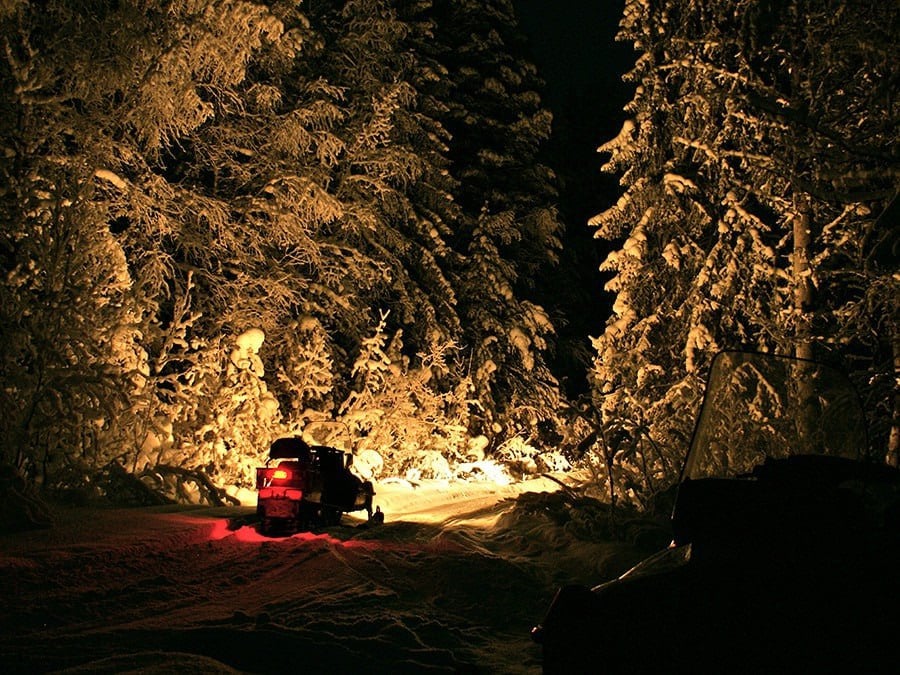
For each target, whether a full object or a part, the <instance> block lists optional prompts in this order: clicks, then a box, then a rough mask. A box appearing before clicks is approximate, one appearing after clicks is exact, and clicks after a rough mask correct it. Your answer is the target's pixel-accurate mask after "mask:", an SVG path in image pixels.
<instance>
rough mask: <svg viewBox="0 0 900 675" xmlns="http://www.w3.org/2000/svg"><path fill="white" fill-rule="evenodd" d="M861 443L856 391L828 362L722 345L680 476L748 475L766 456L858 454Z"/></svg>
mask: <svg viewBox="0 0 900 675" xmlns="http://www.w3.org/2000/svg"><path fill="white" fill-rule="evenodd" d="M866 445H867V438H866V424H865V417H864V414H863V410H862V405H861V402H860V399H859V396H858V394H857V392H856V390H855V388H854V387H853V384H852V383H851V382H850V380H849V379H848V378H847V376H846V375H845V374H843V373H842V372H840V371H839V370H836V369H834V368H831V367H829V366H826V365H823V364H819V363H815V362H812V361H806V360H802V359H794V358H789V357H779V356H774V355H771V354H759V353H747V352H722V353H720V354H718V355H717V356H716V357H715V359H714V360H713V362H712V365H711V367H710V374H709V378H708V382H707V389H706V395H705V397H704V400H703V407H702V409H701V412H700V415H699V417H698V420H697V426H696V429H695V431H694V437H693V440H692V442H691V448H690V451H689V453H688V457H687V461H686V463H685V467H684V472H683V475H682V479H685V478H690V479H700V478H737V477H741V476H746V475H750V474H751V472H752V471H753V469H754V467H756V466H759V465H761V464H762V463H763V462H765V461H766V460H767V459H784V458H787V457H792V456H795V455H826V456H834V457H846V458H850V459H860V458H861V457H862V456H863V455H864V453H865V451H866Z"/></svg>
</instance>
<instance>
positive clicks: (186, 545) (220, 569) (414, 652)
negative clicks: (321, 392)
mask: <svg viewBox="0 0 900 675" xmlns="http://www.w3.org/2000/svg"><path fill="white" fill-rule="evenodd" d="M555 487H556V486H555V484H553V483H552V482H551V481H535V482H532V483H530V484H527V485H524V486H523V485H515V486H505V487H504V486H496V485H492V484H465V485H462V486H446V485H423V486H419V487H416V488H413V487H411V486H409V485H404V484H394V485H385V486H379V488H378V493H379V494H378V497H377V498H376V503H378V504H380V505H381V506H382V508H383V509H384V511H385V512H386V513H387V522H386V523H385V524H384V525H383V526H380V527H376V528H366V527H360V526H359V525H360V524H361V523H360V522H359V521H355V520H353V519H352V518H351V517H349V516H345V517H344V522H343V524H342V525H341V526H339V527H334V528H329V529H328V530H327V531H324V532H321V533H318V534H310V533H304V534H297V535H294V536H292V537H285V538H279V539H266V538H264V537H261V536H260V535H259V534H257V532H256V531H255V529H253V528H252V527H251V526H250V525H243V526H239V527H238V525H240V521H239V520H238V521H235V520H234V519H235V518H236V517H240V516H242V515H246V514H248V513H250V512H251V509H249V508H243V509H239V508H233V509H213V508H199V507H196V508H192V507H156V508H145V509H98V508H77V509H75V508H73V509H64V510H59V511H58V513H57V525H56V526H55V527H54V528H52V529H50V530H42V531H34V532H26V533H19V534H7V535H0V598H2V601H3V602H2V604H3V606H4V609H3V612H2V614H0V670H2V671H3V672H5V673H13V672H22V673H26V672H27V673H35V672H48V671H53V670H63V669H68V670H67V672H124V671H135V670H140V671H141V672H173V671H178V672H188V671H190V672H234V671H241V672H257V673H280V672H303V673H325V672H328V673H355V672H359V673H380V672H384V673H399V672H415V673H419V672H485V673H493V672H496V673H536V672H539V671H540V652H539V650H538V648H537V647H536V646H535V645H533V644H532V643H531V642H530V640H529V636H528V632H529V629H530V628H531V626H532V625H533V624H534V623H535V622H537V621H538V620H539V619H540V617H541V615H542V613H543V611H544V610H545V609H546V607H547V605H548V603H549V600H550V598H551V597H552V594H553V592H554V591H555V589H556V587H557V586H558V585H559V584H560V583H567V582H569V581H573V580H574V581H581V582H594V581H598V580H600V578H601V577H602V576H609V575H611V574H614V573H617V572H620V571H622V569H624V568H625V567H626V566H627V565H628V564H629V563H631V562H632V561H633V560H634V558H635V555H636V554H635V552H634V551H633V550H631V549H630V548H629V547H626V546H623V545H621V544H610V543H604V542H588V541H584V540H583V539H579V538H577V537H573V536H572V535H571V533H569V532H567V531H566V528H565V527H559V524H558V522H554V521H553V520H552V519H550V518H548V517H547V516H546V514H544V513H542V507H541V503H542V500H548V503H549V501H551V500H554V503H558V502H559V499H558V495H557V496H556V497H554V495H552V494H550V493H552V492H553V491H554V490H555ZM544 490H546V491H547V492H546V493H543V492H542V491H544ZM557 521H558V519H557Z"/></svg>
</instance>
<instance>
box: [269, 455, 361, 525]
mask: <svg viewBox="0 0 900 675" xmlns="http://www.w3.org/2000/svg"><path fill="white" fill-rule="evenodd" d="M352 460H353V455H351V454H350V453H347V452H344V451H343V450H339V449H337V448H333V447H330V446H326V445H310V444H308V443H307V442H306V441H304V440H303V439H302V438H299V437H286V438H279V439H277V440H276V441H275V442H273V443H272V445H271V446H270V448H269V459H268V461H267V462H266V466H264V467H258V468H257V469H256V489H257V491H258V492H257V505H256V515H257V518H258V521H259V525H258V529H259V531H260V533H262V534H266V535H268V534H272V533H275V532H287V533H290V532H298V531H303V530H307V529H311V528H316V527H321V526H324V525H337V524H338V523H340V521H341V517H342V515H343V514H344V513H349V512H352V511H362V510H365V511H366V512H367V514H368V516H369V518H371V517H372V497H373V496H374V494H375V490H374V489H373V487H372V483H371V482H370V481H363V480H362V479H360V478H359V477H358V476H356V475H355V474H354V473H353V472H352V471H351V470H350V467H351V465H352ZM273 462H275V464H272V463H273Z"/></svg>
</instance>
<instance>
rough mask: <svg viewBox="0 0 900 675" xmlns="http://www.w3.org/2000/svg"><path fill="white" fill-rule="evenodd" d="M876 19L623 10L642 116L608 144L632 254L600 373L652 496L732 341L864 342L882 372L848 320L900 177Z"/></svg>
mask: <svg viewBox="0 0 900 675" xmlns="http://www.w3.org/2000/svg"><path fill="white" fill-rule="evenodd" d="M863 5H865V7H864V6H863ZM867 7H868V3H832V2H800V1H797V2H792V3H782V4H781V5H779V6H778V7H775V6H774V5H773V4H772V3H760V2H756V1H750V0H745V1H741V0H735V1H733V2H727V3H717V4H716V5H715V6H710V5H707V4H704V3H693V2H687V1H685V2H681V1H680V0H671V1H669V2H666V3H662V4H657V5H654V6H652V7H651V6H650V5H648V4H647V3H642V2H632V3H629V4H628V5H627V6H626V9H625V15H624V18H623V21H622V31H621V34H620V36H621V37H622V38H623V39H627V40H631V41H633V42H634V43H635V45H636V47H637V48H638V49H639V50H640V52H641V54H640V56H639V58H638V60H637V63H636V65H635V68H634V70H633V71H632V72H631V73H630V74H629V75H628V77H629V78H630V79H631V80H632V81H634V82H635V83H636V84H637V85H638V86H637V89H636V95H635V98H634V100H633V101H632V102H631V103H630V104H629V106H628V108H627V109H628V111H629V112H630V113H631V114H632V116H633V117H632V119H631V120H629V121H628V122H627V123H626V125H625V127H624V128H623V130H622V133H621V134H620V135H619V136H618V137H617V138H616V139H613V140H612V141H610V142H609V143H607V144H606V145H605V146H604V147H603V148H602V150H605V151H607V152H610V154H611V159H610V162H609V163H608V165H607V168H608V169H609V170H611V171H619V172H622V184H623V185H624V187H625V194H624V195H623V197H622V198H621V199H620V200H619V202H618V203H617V204H616V205H615V206H613V207H612V208H611V209H609V210H608V211H606V212H604V213H603V214H600V215H599V216H597V217H596V218H595V219H593V221H592V222H593V224H594V225H595V226H597V227H598V236H601V237H604V238H608V239H616V238H620V239H622V240H624V245H623V247H622V248H621V249H620V250H619V251H616V252H614V253H613V254H612V255H610V256H609V258H608V259H607V261H606V262H605V263H604V267H605V268H606V269H608V270H610V271H613V272H614V273H615V276H614V278H613V279H612V281H611V282H610V289H611V290H613V291H615V292H616V293H617V299H616V304H615V307H614V312H615V316H614V317H613V319H611V321H610V323H609V325H608V326H607V329H606V331H605V332H604V334H603V335H602V336H600V337H599V338H597V339H596V340H595V347H596V349H597V358H596V361H595V367H594V372H593V376H594V379H595V395H596V399H597V405H598V406H599V408H600V409H601V411H602V416H603V423H604V428H605V430H606V436H607V444H608V447H607V451H611V452H613V453H618V459H619V461H618V463H617V465H616V466H617V470H619V471H621V472H622V473H623V475H622V476H617V477H615V479H616V480H617V481H619V482H620V483H621V484H624V483H625V482H628V481H629V480H630V482H631V483H632V485H633V486H634V487H635V490H636V492H637V493H643V494H645V495H646V494H648V493H652V492H653V491H655V490H656V489H658V488H659V487H662V486H664V485H666V484H667V483H669V482H671V481H672V480H674V478H675V477H676V476H675V473H674V471H673V468H675V467H677V466H678V465H679V460H680V458H681V457H682V456H683V451H684V450H685V440H686V436H687V434H688V433H689V431H690V428H691V419H692V417H693V413H694V408H695V406H694V405H693V402H694V401H695V400H696V395H697V390H698V384H699V383H698V379H697V375H698V374H700V373H702V372H703V370H704V368H705V365H706V363H707V362H708V359H709V357H710V356H711V354H712V353H714V352H715V351H716V350H717V349H719V348H723V347H750V348H760V349H764V350H772V351H778V352H781V353H797V354H799V355H804V356H809V355H811V354H813V353H814V352H820V351H826V350H830V349H834V348H835V347H837V348H843V347H844V346H845V345H849V344H850V343H853V349H854V351H857V352H859V351H861V352H862V354H861V355H863V357H864V358H866V359H868V360H869V362H870V363H871V364H872V365H873V366H874V365H875V363H876V362H877V361H879V360H880V359H879V357H878V354H879V352H883V351H884V345H889V344H890V342H891V340H892V339H894V338H892V337H891V336H890V335H886V334H885V333H884V332H883V331H879V330H876V327H875V325H874V322H873V323H869V325H868V326H866V325H860V324H858V323H857V324H856V325H853V326H851V325H848V322H847V321H846V320H844V319H842V318H841V317H846V316H849V313H848V307H858V306H859V305H858V301H859V300H860V299H861V296H862V295H864V288H863V287H862V285H860V286H859V287H857V288H856V289H854V288H853V287H852V286H850V285H847V284H846V280H847V278H848V277H856V278H861V277H862V276H864V275H865V272H864V270H863V269H862V268H863V267H864V266H865V264H864V263H865V261H866V258H867V253H866V251H865V246H867V243H866V242H865V237H864V236H862V235H863V234H864V233H865V229H866V227H868V226H870V225H871V223H872V217H873V214H875V212H876V211H877V210H878V209H879V208H880V205H881V204H883V202H884V201H885V198H886V197H888V196H890V195H891V193H892V192H893V190H894V187H893V186H894V185H895V184H896V160H895V158H894V157H895V155H896V136H895V134H892V132H891V131H890V130H891V129H892V128H895V126H896V113H895V111H894V110H893V109H892V107H891V105H892V102H891V97H890V95H889V94H888V93H887V92H888V91H889V88H890V82H892V81H895V80H896V74H897V73H896V66H895V65H893V61H892V60H891V59H890V58H889V57H888V56H887V54H888V53H889V51H890V49H889V45H890V44H892V42H893V41H894V40H893V39H892V38H891V36H890V35H889V34H887V32H886V31H888V30H891V29H889V28H888V27H889V26H894V30H895V29H896V12H895V10H892V9H890V8H884V9H883V10H879V11H878V12H874V13H873V12H870V11H869V9H867ZM870 9H871V8H870ZM867 36H868V37H867ZM861 179H864V181H865V185H864V186H863V185H861V184H860V180H861ZM848 188H849V189H848ZM860 188H863V189H860ZM874 273H875V274H876V275H879V274H880V275H881V276H880V278H882V279H886V276H887V275H886V273H885V272H884V271H882V272H880V273H879V272H877V271H875V272H874ZM890 285H891V284H890V283H888V286H890ZM891 292H892V294H893V297H894V298H896V287H895V286H894V289H893V291H891ZM889 297H891V296H889ZM888 302H892V301H891V300H888ZM893 302H894V305H893V307H894V309H892V310H889V312H888V314H889V315H893V316H896V302H895V301H893ZM883 325H884V324H882V326H883ZM863 344H865V345H866V346H865V347H863V346H862V345H863ZM888 351H889V349H888ZM878 367H881V368H883V367H884V366H883V365H880V366H876V368H878ZM645 439H646V442H645Z"/></svg>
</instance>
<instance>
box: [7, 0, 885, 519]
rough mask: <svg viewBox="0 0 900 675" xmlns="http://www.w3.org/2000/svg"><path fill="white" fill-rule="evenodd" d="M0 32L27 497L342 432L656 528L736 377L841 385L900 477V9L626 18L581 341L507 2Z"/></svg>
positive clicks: (20, 457)
mask: <svg viewBox="0 0 900 675" xmlns="http://www.w3.org/2000/svg"><path fill="white" fill-rule="evenodd" d="M0 34H2V45H3V52H2V58H0V91H2V94H0V146H2V153H0V174H2V182H0V211H2V215H0V218H2V229H0V266H2V277H0V410H2V412H3V414H2V417H0V463H2V464H4V465H5V466H6V467H7V468H8V469H10V470H11V471H12V472H13V473H15V474H16V475H17V476H19V477H20V478H21V479H22V480H24V482H26V483H28V484H32V485H37V486H40V487H41V489H42V490H44V491H45V492H48V493H51V494H57V495H70V496H71V495H73V494H78V495H82V496H83V497H85V498H90V497H98V496H105V497H108V498H111V497H113V496H114V495H113V492H114V489H113V485H114V483H115V480H116V477H118V476H121V475H122V474H130V475H134V476H139V477H141V478H142V479H143V480H145V481H146V482H145V484H147V485H152V486H153V487H154V489H158V490H161V491H163V492H165V491H168V492H170V493H171V494H175V495H177V494H178V493H179V492H180V494H181V497H182V498H186V499H188V498H196V494H197V493H196V491H194V493H193V496H192V495H191V494H189V489H188V487H186V485H187V484H186V482H185V478H186V477H188V478H191V480H193V482H194V483H195V484H197V485H200V486H201V487H202V486H206V489H207V492H206V494H207V497H209V496H210V495H213V496H215V495H217V494H219V493H218V490H219V489H223V490H224V489H225V488H226V487H228V488H229V489H235V488H237V487H241V486H244V487H247V486H250V485H252V480H253V471H254V467H255V466H257V465H258V464H260V463H261V462H262V461H263V460H264V457H265V453H266V450H267V448H268V444H269V443H270V442H271V440H273V439H274V438H276V437H278V436H282V435H289V434H297V435H306V436H307V437H308V438H310V439H311V440H318V441H328V440H334V438H333V437H334V435H335V434H337V436H338V437H341V436H343V438H344V439H345V440H346V444H347V445H349V447H352V448H353V450H354V453H355V455H356V460H357V461H356V466H357V468H358V469H359V470H360V471H362V472H364V473H366V474H367V475H368V476H371V477H373V478H383V477H385V476H405V477H407V478H412V479H415V478H448V479H449V478H454V477H457V476H460V475H463V474H471V473H472V472H473V471H476V470H478V468H479V467H482V470H483V466H484V465H483V464H480V462H482V461H483V460H486V459H490V460H492V461H494V462H499V463H502V464H503V465H504V466H505V467H506V469H507V471H508V472H509V473H511V474H512V475H513V476H516V475H523V474H528V473H534V472H542V471H566V470H568V469H570V468H573V467H574V468H581V469H585V470H586V473H584V474H583V475H589V476H591V484H592V485H595V486H598V485H602V486H604V488H603V489H604V490H607V489H608V494H609V497H610V498H611V499H614V500H624V501H629V502H632V503H634V504H636V505H638V506H648V505H649V504H650V503H651V502H652V499H653V497H654V495H656V494H658V493H659V492H661V491H663V490H665V489H666V488H667V487H668V486H670V485H671V484H672V483H673V482H674V481H675V480H677V476H678V468H679V466H680V461H681V458H683V456H684V452H685V450H686V445H687V442H688V439H689V435H690V431H691V429H692V420H693V416H694V413H695V411H696V406H697V404H698V402H699V395H700V392H701V390H702V383H703V377H704V375H705V370H706V367H707V365H708V363H709V361H710V358H711V357H712V355H713V354H714V353H715V352H716V351H718V350H719V349H722V348H734V347H740V348H751V349H759V350H764V351H774V352H779V353H789V354H797V355H799V356H806V357H810V356H815V357H817V358H823V359H825V360H831V361H840V362H841V364H842V365H844V366H845V367H847V368H848V369H849V370H850V371H851V373H852V374H853V376H854V378H855V379H856V380H857V382H858V383H859V384H860V385H862V391H864V396H865V403H866V406H867V410H868V412H869V415H870V421H871V423H872V430H873V433H872V438H871V452H872V453H873V454H874V455H876V456H878V457H880V458H887V459H888V461H892V462H894V463H896V461H897V453H898V449H900V435H898V426H897V424H896V418H897V413H898V409H897V405H898V403H897V372H898V366H900V339H898V336H897V326H898V304H900V303H898V297H900V279H898V273H897V269H896V259H897V250H896V249H897V231H898V228H897V213H896V206H894V207H893V208H892V209H891V208H888V206H889V204H891V200H892V199H893V197H894V195H895V194H896V191H897V185H898V182H900V180H898V176H900V173H898V163H897V156H898V147H897V136H898V134H897V103H896V91H897V83H898V66H897V63H896V59H895V58H894V48H895V45H896V44H897V43H898V39H897V38H898V10H897V8H896V5H895V3H874V2H865V1H863V0H851V1H850V2H837V1H835V0H789V1H788V2H779V3H772V2H767V1H765V0H727V1H725V2H715V3H704V2H696V1H694V0H665V1H664V2H658V3H646V2H641V1H632V0H628V1H627V2H625V3H624V10H623V13H622V18H621V23H620V32H619V37H620V39H621V40H622V41H623V42H624V43H626V44H628V43H630V44H631V45H632V46H633V47H634V50H635V51H634V59H633V66H632V67H631V68H630V70H629V72H628V73H626V74H625V79H626V81H627V83H629V85H630V86H631V87H632V92H633V97H632V100H631V101H630V102H629V103H628V104H627V106H626V110H625V112H626V114H627V119H626V121H625V124H624V125H623V127H622V129H621V132H620V133H619V134H617V135H615V137H614V138H612V139H611V140H609V142H607V143H605V144H604V145H603V146H602V148H601V150H602V151H603V152H604V153H605V156H606V157H607V158H608V162H607V164H606V165H605V167H604V168H605V170H606V171H608V172H609V173H611V174H613V175H615V176H617V177H619V179H620V184H621V190H620V194H622V196H621V198H619V199H618V201H617V202H616V203H615V204H614V205H612V206H611V207H610V208H608V209H607V210H605V211H602V212H601V213H600V214H599V215H596V216H595V217H593V218H592V219H591V221H590V225H591V226H592V227H593V228H594V230H595V234H596V236H597V237H598V238H600V239H602V240H603V241H605V242H606V243H605V247H604V249H602V250H608V251H609V253H608V255H607V256H606V258H605V260H603V261H602V264H601V269H602V271H603V272H604V273H605V275H606V277H605V278H606V280H607V281H606V287H605V290H606V292H608V293H610V294H612V295H611V296H610V297H612V299H613V304H612V311H611V312H607V313H610V314H611V316H610V317H609V319H608V320H606V317H605V316H602V317H600V321H599V324H600V326H599V330H598V334H597V335H595V336H588V335H578V334H577V330H576V331H574V332H573V330H572V329H571V328H572V327H577V326H582V325H585V321H584V316H585V315H588V316H590V315H592V314H593V315H596V313H597V312H601V311H603V310H604V308H605V307H606V306H607V303H606V298H605V297H603V298H600V297H598V296H599V293H597V292H596V289H592V287H591V286H590V284H587V285H586V284H585V283H584V281H583V279H582V278H581V277H580V276H579V274H580V272H579V271H580V270H583V265H581V264H576V263H575V262H573V261H577V260H578V259H579V256H582V257H583V256H584V255H587V256H588V259H589V260H590V253H585V251H586V250H587V249H586V248H585V247H584V244H583V243H582V244H580V245H579V244H572V243H571V242H572V241H574V240H576V239H577V237H575V238H573V237H572V236H571V232H572V231H573V230H574V229H575V228H583V227H584V228H586V227H587V226H586V224H584V223H582V222H578V221H577V218H574V219H573V218H572V217H571V213H572V211H571V205H566V204H563V203H562V202H561V200H564V199H565V195H566V194H567V193H566V190H567V189H568V188H567V186H571V184H572V183H573V181H577V180H580V179H583V177H581V178H579V177H578V176H577V175H575V174H574V173H573V170H572V166H571V165H567V164H566V162H565V158H564V157H561V156H560V153H559V152H556V153H555V154H554V152H553V148H554V146H553V144H552V142H551V141H552V140H553V138H554V136H553V134H554V133H556V134H559V133H561V131H560V130H561V126H560V125H559V124H557V126H556V127H555V128H554V126H553V122H552V116H551V114H550V113H549V111H548V110H547V109H546V108H545V107H544V104H543V103H542V101H541V91H542V88H543V84H542V82H541V79H540V77H539V73H538V71H537V69H536V67H535V66H534V65H533V64H532V63H531V62H530V61H529V57H528V46H527V43H526V41H525V39H524V38H523V36H522V33H521V31H520V28H519V26H518V23H517V18H516V12H515V8H514V7H513V4H512V3H511V2H509V1H508V0H479V1H475V0H349V1H347V2H340V1H338V0H307V1H306V2H302V3H295V2H286V1H285V2H280V1H276V2H268V1H266V2H246V1H240V0H172V1H170V2H160V1H158V0H121V1H120V2H104V1H101V0H49V1H48V2H41V3H37V2H32V1H29V0H4V1H3V2H0ZM579 123H582V124H584V123H590V121H587V122H585V121H584V120H581V121H580V122H579ZM598 123H599V122H598ZM557 138H558V136H557ZM556 147H557V148H558V147H559V146H558V145H557V146H556ZM591 150H593V148H591ZM551 164H552V165H553V166H552V168H551ZM603 206H604V205H603V204H599V203H598V208H597V210H598V211H600V210H601V209H602V208H603ZM885 209H888V210H887V211H885ZM882 213H883V214H884V215H882V216H881V217H880V218H879V214H882ZM567 233H568V234H567ZM564 242H567V245H564ZM595 318H596V317H595ZM579 368H582V369H583V372H584V373H585V374H586V377H585V378H584V381H583V382H579V381H575V380H576V379H577V378H573V377H572V374H573V373H578V372H579ZM565 378H568V380H566V379H565ZM219 496H221V495H220V494H219Z"/></svg>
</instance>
